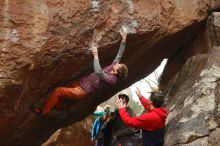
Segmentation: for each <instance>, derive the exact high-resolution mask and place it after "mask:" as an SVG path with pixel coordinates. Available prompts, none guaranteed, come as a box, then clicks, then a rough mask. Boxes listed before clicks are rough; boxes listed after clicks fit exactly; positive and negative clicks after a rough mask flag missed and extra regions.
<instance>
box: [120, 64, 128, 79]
mask: <svg viewBox="0 0 220 146" xmlns="http://www.w3.org/2000/svg"><path fill="white" fill-rule="evenodd" d="M120 65H121V66H120V67H119V68H118V69H117V72H118V74H117V77H118V78H120V79H125V78H127V76H128V68H127V66H126V65H125V64H120Z"/></svg>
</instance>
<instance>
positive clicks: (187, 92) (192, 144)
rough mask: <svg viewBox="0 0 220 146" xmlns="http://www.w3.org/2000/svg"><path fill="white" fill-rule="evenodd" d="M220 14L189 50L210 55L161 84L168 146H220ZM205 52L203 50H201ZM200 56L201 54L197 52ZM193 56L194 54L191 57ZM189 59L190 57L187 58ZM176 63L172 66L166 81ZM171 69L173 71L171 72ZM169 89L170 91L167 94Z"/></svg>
mask: <svg viewBox="0 0 220 146" xmlns="http://www.w3.org/2000/svg"><path fill="white" fill-rule="evenodd" d="M219 24H220V13H219V12H215V13H212V15H211V16H210V17H209V19H208V21H207V25H206V31H202V32H201V33H199V34H198V36H197V38H196V39H195V40H194V41H193V42H192V43H191V44H189V46H187V47H186V48H187V49H188V50H189V51H190V52H192V51H191V50H192V49H193V51H194V52H195V51H196V50H199V49H202V48H206V51H207V53H204V52H203V53H199V54H194V55H193V56H192V57H190V56H189V57H188V58H186V59H185V60H186V61H185V64H184V65H183V66H182V67H181V69H179V70H178V72H176V73H175V75H172V77H171V79H170V80H169V82H167V83H165V80H166V81H167V79H168V78H165V80H163V76H162V80H161V83H163V84H161V86H162V85H163V89H164V91H167V96H168V98H167V107H168V108H169V109H170V115H169V117H168V120H167V134H166V140H165V141H166V144H165V145H167V146H171V145H177V146H218V145H219V144H220V142H219V140H220V139H219V127H220V123H219V119H220V110H219V107H220V100H219V96H220V90H219V89H220V82H219V81H220V60H219V56H220V44H219V43H218V41H219V40H220V38H219V34H220V32H219V28H220V25H219ZM200 51H201V50H200ZM197 52H198V51H197ZM190 55H192V53H190ZM184 56H185V55H184ZM185 57H187V56H185ZM175 61H176V62H175V63H172V61H171V63H168V64H167V68H166V71H167V72H164V74H163V75H165V74H166V77H167V76H169V75H168V72H169V70H170V69H171V68H173V67H175V66H174V64H177V63H178V62H177V61H178V60H177V59H175ZM168 68H170V69H168ZM166 89H167V90H166Z"/></svg>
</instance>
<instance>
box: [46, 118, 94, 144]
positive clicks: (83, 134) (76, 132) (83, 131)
mask: <svg viewBox="0 0 220 146" xmlns="http://www.w3.org/2000/svg"><path fill="white" fill-rule="evenodd" d="M93 121H94V119H93V118H92V117H89V118H86V119H84V120H83V121H81V122H76V123H74V124H73V125H71V126H68V127H65V128H62V129H59V130H57V131H56V132H55V133H54V134H53V135H52V136H51V137H50V138H49V139H48V140H47V141H46V142H45V143H44V144H43V145H42V146H61V145H62V146H94V143H93V142H92V141H91V131H90V130H91V129H92V127H91V126H92V124H93Z"/></svg>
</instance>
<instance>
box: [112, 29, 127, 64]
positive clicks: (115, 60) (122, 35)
mask: <svg viewBox="0 0 220 146" xmlns="http://www.w3.org/2000/svg"><path fill="white" fill-rule="evenodd" d="M120 34H121V37H122V41H121V44H120V47H119V50H118V54H117V56H116V57H115V59H114V61H113V62H117V63H118V62H120V60H121V58H122V56H123V54H124V51H125V42H126V38H127V32H126V31H124V32H120Z"/></svg>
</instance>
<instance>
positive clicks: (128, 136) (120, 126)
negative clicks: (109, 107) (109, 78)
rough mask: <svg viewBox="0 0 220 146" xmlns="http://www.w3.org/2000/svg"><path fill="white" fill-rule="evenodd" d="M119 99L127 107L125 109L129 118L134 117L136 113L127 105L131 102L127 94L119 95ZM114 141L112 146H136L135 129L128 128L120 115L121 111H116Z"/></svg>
mask: <svg viewBox="0 0 220 146" xmlns="http://www.w3.org/2000/svg"><path fill="white" fill-rule="evenodd" d="M118 97H119V99H121V100H122V102H123V104H124V105H125V109H126V111H127V112H128V114H129V116H134V115H135V114H134V111H133V110H132V109H131V108H130V107H129V106H128V105H127V104H128V102H129V97H128V95H126V94H119V95H118ZM112 128H113V131H112V132H113V138H114V139H113V140H112V146H118V145H121V146H135V145H134V133H135V129H134V128H131V127H128V126H127V125H126V124H125V123H124V122H123V121H122V119H121V117H120V115H119V109H116V110H115V119H114V121H113V126H112Z"/></svg>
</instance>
